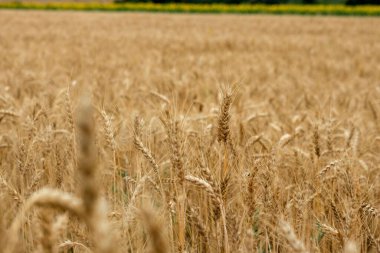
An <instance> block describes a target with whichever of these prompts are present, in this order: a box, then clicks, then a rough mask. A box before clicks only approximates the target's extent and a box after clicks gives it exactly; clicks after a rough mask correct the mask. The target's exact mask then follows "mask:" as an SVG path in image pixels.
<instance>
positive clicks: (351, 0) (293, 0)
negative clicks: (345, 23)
mask: <svg viewBox="0 0 380 253" xmlns="http://www.w3.org/2000/svg"><path fill="white" fill-rule="evenodd" d="M115 2H116V3H126V2H153V3H200V4H210V3H221V4H242V3H244V4H346V5H369V4H370V5H378V4H380V0H115Z"/></svg>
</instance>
